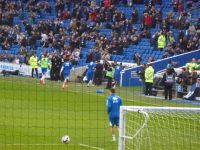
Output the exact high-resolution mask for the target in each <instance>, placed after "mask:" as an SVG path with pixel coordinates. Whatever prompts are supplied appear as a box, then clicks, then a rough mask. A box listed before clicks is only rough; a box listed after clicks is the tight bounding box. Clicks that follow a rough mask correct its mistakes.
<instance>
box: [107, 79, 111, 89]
mask: <svg viewBox="0 0 200 150" xmlns="http://www.w3.org/2000/svg"><path fill="white" fill-rule="evenodd" d="M107 79H108V82H107V86H106V89H110V88H111V87H112V78H111V77H107Z"/></svg>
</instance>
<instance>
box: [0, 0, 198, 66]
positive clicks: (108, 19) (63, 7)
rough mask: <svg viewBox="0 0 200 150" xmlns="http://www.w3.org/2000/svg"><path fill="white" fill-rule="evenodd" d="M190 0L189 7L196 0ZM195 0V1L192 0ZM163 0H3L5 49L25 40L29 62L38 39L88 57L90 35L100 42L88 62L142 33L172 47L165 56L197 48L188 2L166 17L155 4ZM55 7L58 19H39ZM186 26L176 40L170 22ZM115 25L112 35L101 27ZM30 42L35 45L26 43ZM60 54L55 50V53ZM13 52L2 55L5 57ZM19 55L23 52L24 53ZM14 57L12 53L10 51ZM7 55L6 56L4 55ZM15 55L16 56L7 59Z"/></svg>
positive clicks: (23, 45)
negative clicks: (140, 12)
mask: <svg viewBox="0 0 200 150" xmlns="http://www.w3.org/2000/svg"><path fill="white" fill-rule="evenodd" d="M191 1H192V0H190V1H188V7H190V6H191V5H190V2H191ZM192 2H195V1H192ZM119 3H122V4H124V5H128V6H133V11H132V16H131V18H130V19H128V18H126V16H125V14H124V13H123V12H122V11H119V10H117V8H116V6H117V5H118V4H119ZM134 3H137V4H141V3H143V4H144V3H145V4H146V6H145V10H144V12H143V13H144V15H143V17H142V18H139V16H138V10H137V8H135V7H134V5H133V4H134ZM161 3H162V1H161V0H153V1H142V0H137V1H129V0H127V1H126V0H125V1H115V0H113V1H111V0H102V1H101V6H98V5H96V4H95V1H93V0H74V1H73V2H71V1H70V0H66V1H62V0H57V1H56V5H55V6H51V5H50V3H49V2H48V1H37V0H30V1H26V0H25V1H21V2H15V1H3V0H1V1H0V8H1V11H0V16H1V17H0V19H1V21H0V23H1V26H0V31H1V34H0V43H1V46H2V48H3V49H4V50H9V49H10V47H11V46H12V45H13V44H18V45H19V46H20V53H19V56H20V58H21V57H22V56H23V57H24V59H21V61H22V62H23V63H28V61H27V60H28V58H29V57H30V53H31V52H32V51H35V49H36V48H37V42H38V41H40V43H41V46H42V47H43V49H44V50H45V48H52V49H54V50H55V51H56V53H58V54H59V55H69V54H70V55H71V56H72V59H73V62H74V63H75V64H77V63H78V61H79V59H80V58H81V57H82V50H81V49H82V48H83V47H85V45H86V41H93V42H95V46H94V47H93V48H92V49H91V50H90V52H89V53H88V55H87V62H90V61H91V60H92V61H98V60H100V59H104V60H110V59H111V54H123V49H124V48H126V47H128V46H129V45H130V44H138V42H139V41H140V39H141V38H149V39H151V44H152V46H154V49H155V50H157V49H159V50H161V51H162V50H163V49H166V52H165V53H164V55H163V58H165V57H168V56H172V55H175V54H180V53H183V52H187V51H192V50H195V49H197V48H198V46H199V45H198V43H199V25H193V24H190V17H191V16H190V14H189V13H186V12H184V8H183V3H182V2H181V1H180V0H174V1H172V5H173V7H174V11H178V12H179V15H178V17H176V18H175V17H174V14H173V12H169V14H168V15H167V17H165V18H164V17H163V15H162V10H160V9H157V8H156V7H155V4H161ZM53 7H55V11H56V15H57V16H56V19H46V20H42V21H39V22H38V21H37V18H40V16H42V14H43V13H44V12H45V13H46V15H50V14H51V12H52V10H53ZM24 11H27V12H28V13H29V21H27V20H23V18H24V16H23V12H24ZM14 16H19V17H20V18H21V19H22V20H23V25H24V27H25V32H21V29H20V26H19V25H15V26H13V17H14ZM67 19H70V20H71V22H70V26H68V27H66V26H64V24H63V21H65V20H67ZM140 20H141V27H140V29H137V28H135V27H134V24H135V23H137V22H138V21H139V22H140ZM157 26H159V27H160V29H161V32H156V33H155V34H153V35H151V34H150V29H151V28H155V27H157ZM171 26H173V28H175V29H180V33H179V37H178V39H177V40H176V39H175V37H174V36H173V33H172V32H171V30H170V27H171ZM103 27H104V28H107V29H111V30H112V33H111V37H110V38H109V37H106V36H105V35H102V34H100V33H99V29H101V28H103ZM27 46H30V47H31V50H29V49H27V48H26V47H27ZM52 55H55V54H54V53H49V56H52ZM7 56H8V55H4V56H1V60H2V59H3V58H4V57H7ZM19 56H17V58H18V57H19ZM8 57H11V58H12V56H8ZM3 60H4V59H3ZM6 60H12V59H10V58H9V59H6Z"/></svg>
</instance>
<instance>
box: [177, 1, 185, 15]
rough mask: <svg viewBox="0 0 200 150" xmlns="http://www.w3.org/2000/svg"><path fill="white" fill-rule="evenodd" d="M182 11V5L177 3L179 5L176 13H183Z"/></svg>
mask: <svg viewBox="0 0 200 150" xmlns="http://www.w3.org/2000/svg"><path fill="white" fill-rule="evenodd" d="M183 9H184V8H183V4H182V3H179V4H178V12H179V13H181V12H183Z"/></svg>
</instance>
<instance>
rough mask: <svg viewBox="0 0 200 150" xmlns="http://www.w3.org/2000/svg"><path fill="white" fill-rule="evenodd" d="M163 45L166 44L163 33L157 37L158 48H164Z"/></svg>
mask: <svg viewBox="0 0 200 150" xmlns="http://www.w3.org/2000/svg"><path fill="white" fill-rule="evenodd" d="M165 45H166V38H165V36H164V35H162V34H161V35H160V36H159V37H158V48H165Z"/></svg>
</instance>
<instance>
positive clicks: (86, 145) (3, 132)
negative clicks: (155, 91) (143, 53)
mask: <svg viewBox="0 0 200 150" xmlns="http://www.w3.org/2000/svg"><path fill="white" fill-rule="evenodd" d="M61 84H62V83H61V82H55V81H47V84H46V85H45V86H42V85H40V84H39V81H38V80H36V79H32V78H25V77H15V76H10V77H0V150H88V149H99V150H100V149H102V150H103V149H104V150H117V147H118V142H117V141H116V142H112V141H111V139H112V138H111V131H110V127H109V121H108V116H107V112H106V98H107V96H108V95H109V92H108V91H107V90H105V93H102V94H97V93H96V90H97V89H98V88H103V87H87V86H86V84H81V83H74V82H71V83H70V84H69V88H68V89H67V90H64V91H62V90H61V89H60V87H61ZM116 91H117V94H118V95H120V96H121V97H122V99H123V104H124V105H138V106H139V105H142V106H175V107H199V106H200V105H193V104H189V103H177V102H176V101H165V100H162V99H155V98H148V97H144V96H141V91H142V90H141V88H139V87H134V88H133V87H128V88H125V87H124V88H120V87H117V88H116ZM181 121H182V123H183V124H185V121H184V119H181ZM158 124H159V123H158ZM159 126H160V124H159ZM198 129H199V130H200V123H199V128H198ZM167 131H168V130H167ZM167 131H166V132H167ZM179 132H182V131H179ZM197 133H199V132H197ZM63 135H69V136H70V139H71V141H70V143H69V144H62V143H61V137H62V136H63ZM196 136H197V137H198V139H197V140H199V144H196V145H193V146H192V147H191V149H199V147H200V135H196ZM172 140H173V139H172ZM184 140H185V141H187V139H184ZM189 140H190V139H188V141H189ZM177 142H180V143H181V141H177ZM157 149H158V150H159V149H165V148H164V147H157ZM166 149H169V148H168V147H167V146H166ZM183 149H184V147H183ZM187 149H190V148H187ZM170 150H173V149H170ZM174 150H175V149H174Z"/></svg>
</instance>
